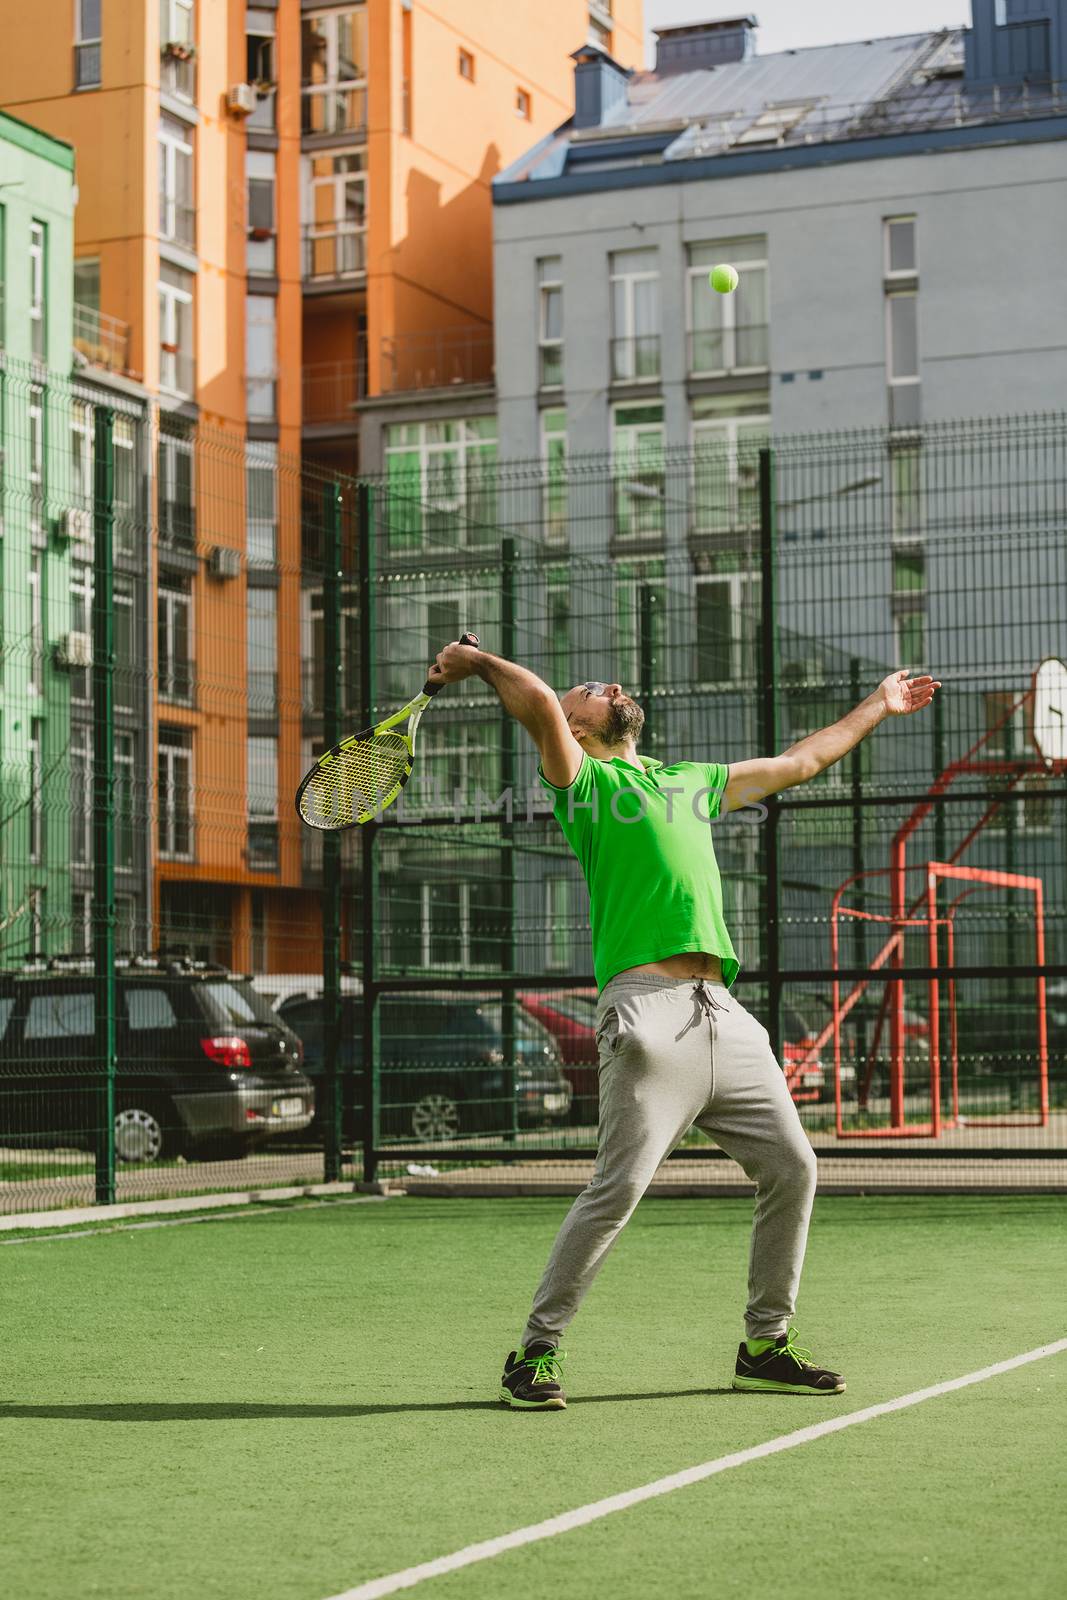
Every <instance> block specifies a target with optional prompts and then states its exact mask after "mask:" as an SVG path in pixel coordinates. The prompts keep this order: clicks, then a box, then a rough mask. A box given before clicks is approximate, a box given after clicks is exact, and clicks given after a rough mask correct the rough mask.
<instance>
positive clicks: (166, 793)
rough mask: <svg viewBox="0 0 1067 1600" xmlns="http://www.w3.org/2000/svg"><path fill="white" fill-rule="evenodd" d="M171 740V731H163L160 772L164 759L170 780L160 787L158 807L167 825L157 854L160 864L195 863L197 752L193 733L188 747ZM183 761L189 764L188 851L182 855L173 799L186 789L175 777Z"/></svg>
mask: <svg viewBox="0 0 1067 1600" xmlns="http://www.w3.org/2000/svg"><path fill="white" fill-rule="evenodd" d="M181 731H183V732H184V731H186V730H184V729H183V730H181ZM169 736H170V729H169V728H160V730H159V750H158V756H157V771H158V761H159V759H160V758H162V760H163V763H164V765H165V767H166V769H167V777H166V785H165V786H162V785H161V786H160V793H159V796H158V804H159V819H160V822H161V823H163V824H164V827H165V833H166V841H167V843H166V845H165V846H164V845H163V844H162V843H159V847H158V853H159V858H160V860H161V861H193V860H194V859H195V857H196V812H195V810H194V799H195V795H196V783H195V759H196V751H195V749H194V743H193V739H192V737H191V733H190V739H189V743H188V744H187V745H177V744H169V743H168V742H167V741H168V738H169ZM182 760H186V761H187V762H188V774H187V782H186V784H185V785H184V789H185V794H186V813H187V816H188V819H189V849H188V850H187V851H179V850H176V849H175V848H174V841H175V836H176V834H177V827H176V821H177V815H178V813H177V809H176V807H175V805H174V799H175V796H176V795H177V794H179V793H180V792H181V790H182V787H183V786H182V785H181V784H180V783H178V782H176V780H175V773H176V771H177V768H178V767H179V766H180V764H181V761H182ZM160 832H161V830H159V829H157V835H156V837H157V842H158V841H159V838H160Z"/></svg>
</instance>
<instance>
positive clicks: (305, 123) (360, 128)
mask: <svg viewBox="0 0 1067 1600" xmlns="http://www.w3.org/2000/svg"><path fill="white" fill-rule="evenodd" d="M300 131H301V133H305V134H311V133H356V134H364V133H366V131H367V86H366V84H350V85H341V84H336V83H324V84H322V85H318V84H316V85H315V86H314V87H313V88H305V89H304V90H303V93H302V94H301V97H300Z"/></svg>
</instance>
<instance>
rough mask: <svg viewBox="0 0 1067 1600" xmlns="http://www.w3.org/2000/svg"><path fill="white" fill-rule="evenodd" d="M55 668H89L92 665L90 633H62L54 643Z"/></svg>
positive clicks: (91, 639)
mask: <svg viewBox="0 0 1067 1600" xmlns="http://www.w3.org/2000/svg"><path fill="white" fill-rule="evenodd" d="M55 662H56V666H57V667H70V668H71V669H73V668H76V667H91V666H92V664H93V636H92V634H91V633H64V634H62V635H61V636H60V638H58V639H57V640H56V642H55Z"/></svg>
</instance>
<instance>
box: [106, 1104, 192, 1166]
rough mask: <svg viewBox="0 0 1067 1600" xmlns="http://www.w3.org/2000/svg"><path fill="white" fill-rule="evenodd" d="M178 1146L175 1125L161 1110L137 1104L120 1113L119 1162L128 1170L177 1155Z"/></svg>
mask: <svg viewBox="0 0 1067 1600" xmlns="http://www.w3.org/2000/svg"><path fill="white" fill-rule="evenodd" d="M172 1116H173V1114H172ZM177 1145H178V1138H177V1130H176V1128H175V1125H174V1122H173V1121H172V1120H171V1118H169V1117H167V1116H166V1115H165V1114H164V1112H163V1110H162V1109H161V1108H160V1107H159V1106H153V1105H151V1104H149V1103H147V1102H145V1101H137V1102H134V1103H132V1104H130V1105H124V1106H120V1107H119V1109H118V1110H117V1111H116V1113H115V1159H116V1161H121V1162H123V1163H124V1164H126V1165H127V1166H143V1167H147V1166H151V1165H152V1163H153V1162H154V1161H160V1160H162V1158H163V1156H164V1155H172V1154H177Z"/></svg>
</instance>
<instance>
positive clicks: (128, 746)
mask: <svg viewBox="0 0 1067 1600" xmlns="http://www.w3.org/2000/svg"><path fill="white" fill-rule="evenodd" d="M134 771H135V767H134V736H133V734H132V733H116V735H115V773H114V778H115V790H114V794H115V799H114V806H113V810H112V817H113V819H114V839H115V866H116V867H117V868H118V869H119V870H120V871H122V872H132V870H133V868H134V866H135V864H136V858H135V854H134V852H135V839H136V834H135V816H134V795H135V790H134Z"/></svg>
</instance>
